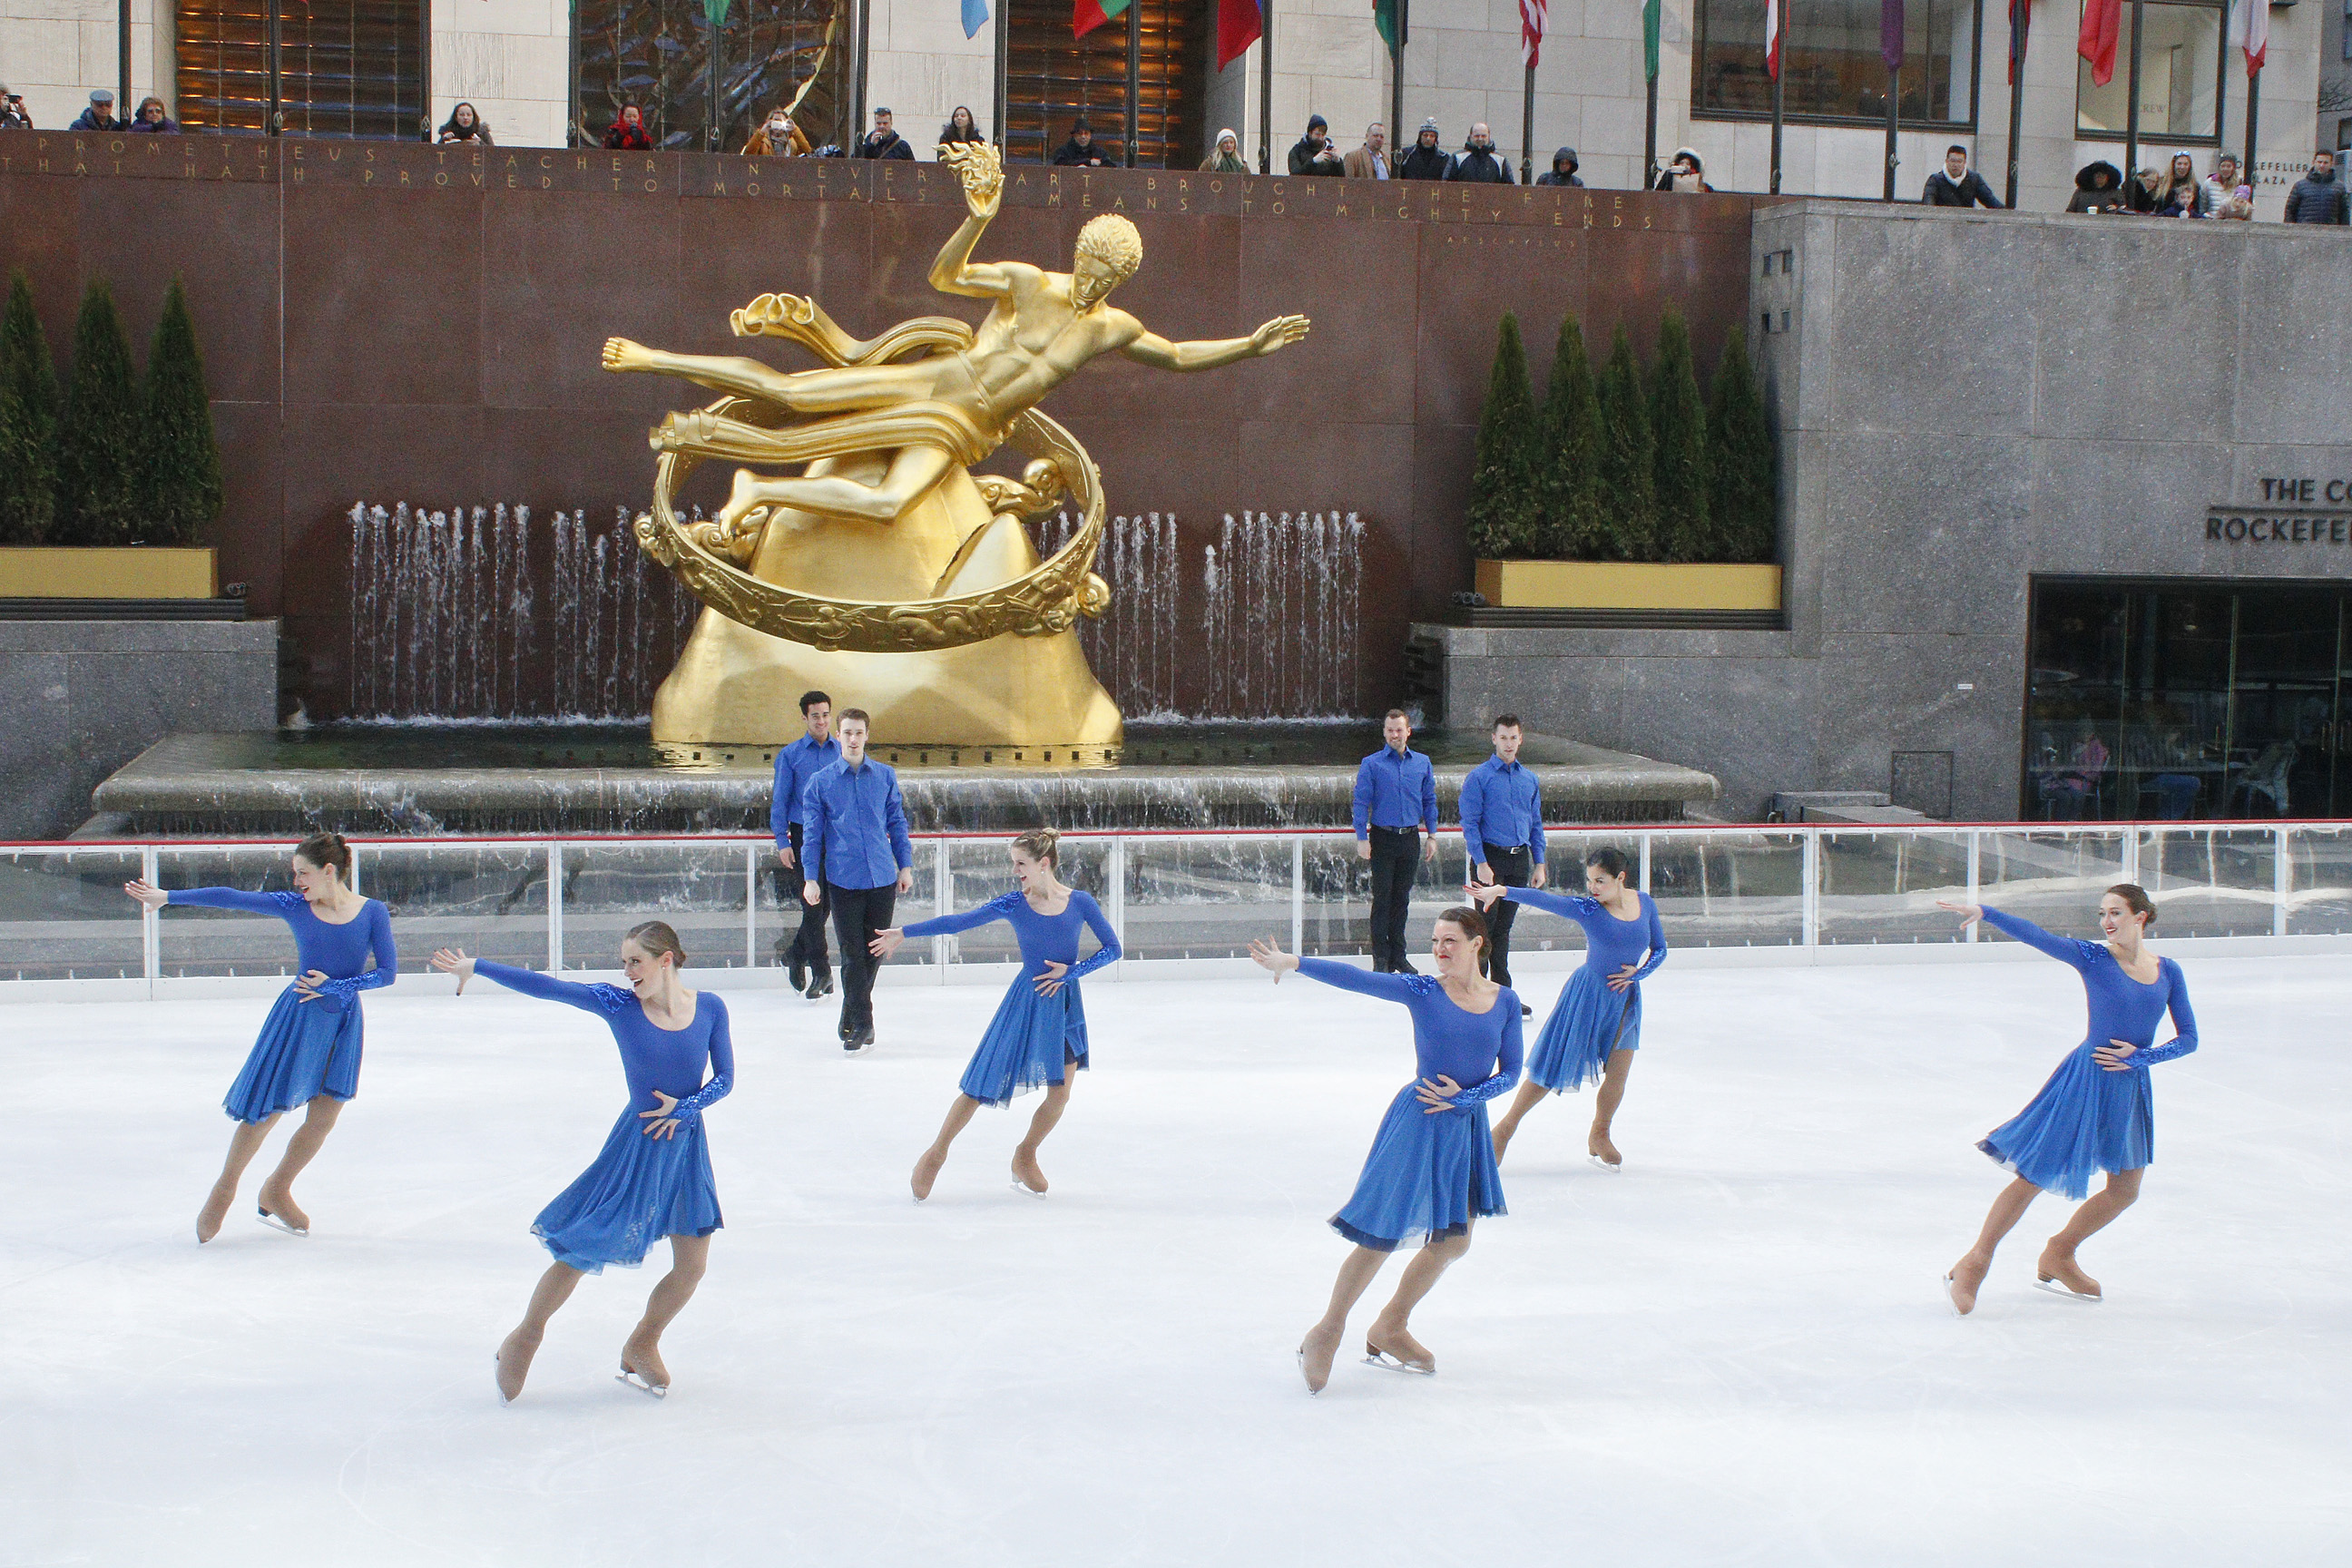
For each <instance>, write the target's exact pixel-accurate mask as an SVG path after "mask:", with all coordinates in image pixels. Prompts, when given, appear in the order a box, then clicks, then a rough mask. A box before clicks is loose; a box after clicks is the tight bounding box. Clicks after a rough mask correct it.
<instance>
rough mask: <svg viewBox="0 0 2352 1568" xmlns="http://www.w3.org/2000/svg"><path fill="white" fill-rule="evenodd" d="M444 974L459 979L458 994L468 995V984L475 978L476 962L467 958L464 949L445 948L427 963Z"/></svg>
mask: <svg viewBox="0 0 2352 1568" xmlns="http://www.w3.org/2000/svg"><path fill="white" fill-rule="evenodd" d="M425 963H428V964H430V965H432V967H434V968H436V969H437V970H439V971H440V972H441V973H444V974H454V975H456V976H457V994H458V995H460V996H463V995H464V994H466V982H467V981H468V980H471V979H472V978H473V977H474V961H473V960H472V959H470V958H468V957H467V956H466V950H465V949H464V948H462V947H445V948H443V949H441V950H440V951H439V952H436V953H435V954H434V955H433V956H432V957H430V958H428V959H426V960H425Z"/></svg>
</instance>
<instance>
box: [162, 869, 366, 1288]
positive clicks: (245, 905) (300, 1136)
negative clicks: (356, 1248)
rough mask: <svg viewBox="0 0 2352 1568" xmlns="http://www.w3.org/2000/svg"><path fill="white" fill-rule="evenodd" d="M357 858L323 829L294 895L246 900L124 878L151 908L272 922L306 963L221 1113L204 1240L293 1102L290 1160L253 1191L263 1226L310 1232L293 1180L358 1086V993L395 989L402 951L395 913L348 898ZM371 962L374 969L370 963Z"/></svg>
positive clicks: (231, 892)
mask: <svg viewBox="0 0 2352 1568" xmlns="http://www.w3.org/2000/svg"><path fill="white" fill-rule="evenodd" d="M351 874H352V852H351V850H350V848H349V847H346V846H345V844H344V843H343V840H342V837H341V835H339V834H333V833H318V834H313V835H311V836H310V837H308V838H305V839H304V840H302V842H301V843H300V844H299V845H298V846H296V847H295V850H294V891H292V892H290V893H247V892H240V891H239V890H237V889H235V888H181V889H176V890H174V891H173V892H168V893H167V892H165V891H164V890H163V889H161V888H158V887H156V886H155V885H154V884H153V883H152V882H146V881H134V882H125V883H124V884H123V885H122V890H123V891H124V892H126V893H129V894H130V895H131V897H132V898H134V899H136V900H139V901H140V902H141V903H142V904H144V905H146V906H147V907H148V908H149V909H151V910H161V909H163V907H164V906H165V905H167V904H194V905H198V906H201V907H203V908H205V909H214V910H244V911H246V912H247V913H248V914H257V915H274V916H276V917H277V918H278V919H279V920H282V921H285V922H286V923H287V924H288V925H289V926H290V927H292V928H293V931H294V950H295V952H296V953H297V954H298V955H299V956H298V957H297V959H296V961H295V962H296V963H298V964H299V969H298V970H297V971H296V977H295V981H294V984H291V985H289V986H288V987H287V988H286V989H285V990H283V991H281V992H279V993H278V1000H277V1002H276V1003H275V1004H274V1005H271V1007H270V1009H269V1016H268V1018H266V1019H264V1020H263V1021H262V1025H261V1035H260V1037H259V1038H258V1039H257V1040H255V1041H254V1042H253V1049H252V1051H251V1052H249V1053H248V1054H247V1057H246V1058H245V1068H244V1070H243V1071H241V1072H239V1073H238V1074H237V1075H236V1082H235V1083H233V1084H231V1085H230V1086H229V1090H228V1098H227V1099H226V1100H223V1101H222V1102H221V1103H222V1107H223V1109H225V1110H227V1112H228V1113H229V1114H230V1115H231V1116H233V1117H235V1118H236V1121H237V1129H236V1132H235V1133H234V1134H232V1135H231V1136H230V1138H229V1141H228V1159H227V1161H226V1163H224V1164H223V1165H222V1166H221V1173H220V1179H219V1180H218V1181H216V1182H215V1183H214V1184H213V1190H212V1194H211V1195H210V1196H208V1197H207V1198H205V1206H204V1207H203V1208H202V1209H200V1210H199V1211H197V1214H196V1240H197V1241H199V1242H206V1241H210V1240H211V1239H212V1238H213V1237H215V1236H218V1235H219V1234H220V1227H221V1222H222V1221H223V1220H226V1218H227V1217H228V1211H229V1208H230V1206H231V1205H234V1204H235V1203H236V1188H237V1184H238V1183H239V1182H240V1181H241V1180H243V1178H244V1176H245V1168H246V1166H247V1165H249V1164H251V1163H253V1157H254V1156H255V1155H256V1154H257V1153H259V1152H261V1145H262V1142H263V1140H265V1139H267V1138H268V1136H269V1130H270V1128H271V1127H273V1126H275V1125H276V1124H277V1121H278V1118H279V1117H280V1116H283V1115H284V1114H285V1113H286V1112H288V1111H289V1110H293V1109H294V1108H295V1107H296V1106H298V1105H301V1106H307V1107H309V1108H310V1109H309V1110H308V1111H307V1112H306V1113H305V1114H304V1116H303V1118H302V1125H301V1126H300V1127H299V1128H297V1129H295V1131H294V1136H293V1137H292V1138H290V1139H289V1140H287V1143H286V1153H285V1155H284V1156H283V1157H282V1158H281V1159H279V1161H278V1169H276V1170H275V1171H272V1172H271V1173H269V1176H268V1180H266V1181H264V1182H263V1183H262V1184H261V1191H260V1193H259V1194H257V1207H256V1209H255V1211H254V1214H255V1217H256V1218H257V1219H259V1220H260V1221H261V1223H262V1224H264V1225H266V1226H271V1227H272V1228H274V1229H278V1230H282V1231H284V1232H286V1233H287V1234H288V1235H289V1236H308V1235H310V1215H308V1214H305V1213H304V1212H303V1210H302V1207H301V1205H299V1204H297V1203H296V1202H295V1201H294V1178H295V1177H296V1176H299V1175H300V1174H301V1173H302V1168H303V1167H304V1166H306V1165H308V1164H309V1163H310V1162H311V1160H312V1159H313V1158H314V1157H316V1155H317V1154H318V1152H319V1150H320V1146H321V1145H323V1144H324V1143H325V1142H327V1134H328V1133H330V1132H332V1131H334V1130H335V1119H336V1118H337V1117H339V1116H341V1114H342V1112H343V1101H345V1100H349V1099H351V1098H352V1095H354V1094H357V1093H358V1092H359V1088H360V1041H361V1034H362V1029H361V1020H360V998H359V994H360V993H361V992H362V991H373V990H374V989H375V988H376V987H377V986H379V985H389V984H392V983H393V982H394V980H395V979H397V978H399V975H400V954H399V953H398V952H397V951H396V950H395V949H394V947H393V945H392V911H390V910H387V909H385V908H384V907H383V904H381V903H379V902H377V901H376V900H373V899H363V898H362V897H360V895H359V894H358V893H356V892H354V891H352V888H351V885H350V884H351ZM371 957H373V959H374V960H375V968H374V969H373V970H372V971H371V970H370V969H369V968H368V966H367V964H368V960H369V959H370V958H371Z"/></svg>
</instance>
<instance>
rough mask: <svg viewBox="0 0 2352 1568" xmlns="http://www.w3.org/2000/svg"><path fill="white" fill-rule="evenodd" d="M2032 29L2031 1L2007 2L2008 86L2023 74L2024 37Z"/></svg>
mask: <svg viewBox="0 0 2352 1568" xmlns="http://www.w3.org/2000/svg"><path fill="white" fill-rule="evenodd" d="M2032 27H2033V0H2009V85H2010V86H2011V87H2015V86H2016V85H2017V79H2018V78H2019V77H2021V76H2023V75H2024V74H2025V35H2026V34H2027V33H2029V32H2031V31H2032Z"/></svg>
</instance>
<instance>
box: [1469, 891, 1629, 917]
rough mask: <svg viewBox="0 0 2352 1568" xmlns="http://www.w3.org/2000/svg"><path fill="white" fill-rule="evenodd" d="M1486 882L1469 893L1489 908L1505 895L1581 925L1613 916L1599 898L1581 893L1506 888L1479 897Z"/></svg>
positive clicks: (1504, 897)
mask: <svg viewBox="0 0 2352 1568" xmlns="http://www.w3.org/2000/svg"><path fill="white" fill-rule="evenodd" d="M1489 886H1492V884H1491V883H1490V884H1484V885H1481V886H1479V887H1478V888H1476V889H1473V891H1472V893H1471V895H1470V896H1471V897H1473V898H1477V899H1478V901H1479V903H1480V904H1481V905H1483V906H1486V907H1489V908H1491V907H1492V906H1493V905H1494V904H1495V903H1496V901H1497V900H1502V899H1508V900H1511V902H1513V903H1515V904H1525V905H1527V906H1528V908H1529V909H1531V910H1543V911H1544V913H1546V914H1548V915H1558V916H1559V918H1560V919H1562V920H1564V921H1575V922H1576V923H1577V924H1579V925H1584V924H1587V923H1589V922H1591V921H1595V920H1604V921H1605V920H1612V919H1614V918H1615V917H1614V916H1612V915H1611V914H1610V912H1609V911H1608V910H1604V909H1602V908H1601V900H1599V899H1595V898H1591V897H1590V896H1588V895H1586V894H1583V893H1547V892H1545V891H1544V890H1543V889H1540V888H1505V889H1502V890H1501V891H1499V892H1496V893H1494V894H1491V895H1488V896H1487V897H1485V898H1479V894H1481V893H1485V892H1486V888H1487V887H1489Z"/></svg>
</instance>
